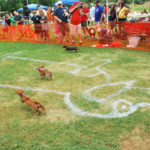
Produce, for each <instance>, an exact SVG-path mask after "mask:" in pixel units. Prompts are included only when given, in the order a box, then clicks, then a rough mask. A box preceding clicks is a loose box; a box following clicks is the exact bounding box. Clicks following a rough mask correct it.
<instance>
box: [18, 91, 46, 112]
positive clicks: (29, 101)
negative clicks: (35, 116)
mask: <svg viewBox="0 0 150 150" xmlns="http://www.w3.org/2000/svg"><path fill="white" fill-rule="evenodd" d="M16 94H17V95H19V96H20V99H21V102H22V103H25V104H26V105H28V106H31V107H33V108H34V109H35V111H36V112H38V113H39V114H40V113H41V111H40V108H41V109H42V110H43V111H44V112H45V108H44V106H42V105H41V104H40V103H39V102H37V101H34V100H32V99H31V98H29V97H28V96H26V95H25V94H24V91H23V90H21V89H19V90H17V91H16Z"/></svg>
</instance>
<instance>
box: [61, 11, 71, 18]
mask: <svg viewBox="0 0 150 150" xmlns="http://www.w3.org/2000/svg"><path fill="white" fill-rule="evenodd" d="M63 12H64V13H63V15H62V16H63V17H69V15H70V14H69V13H68V12H67V10H66V9H64V10H63Z"/></svg>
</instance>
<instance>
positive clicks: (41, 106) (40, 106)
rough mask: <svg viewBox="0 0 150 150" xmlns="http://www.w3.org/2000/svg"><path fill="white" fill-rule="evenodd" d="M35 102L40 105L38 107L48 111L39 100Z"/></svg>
mask: <svg viewBox="0 0 150 150" xmlns="http://www.w3.org/2000/svg"><path fill="white" fill-rule="evenodd" d="M35 103H36V104H37V105H38V108H42V109H43V111H44V112H46V111H45V107H44V106H43V105H41V104H40V103H39V102H35Z"/></svg>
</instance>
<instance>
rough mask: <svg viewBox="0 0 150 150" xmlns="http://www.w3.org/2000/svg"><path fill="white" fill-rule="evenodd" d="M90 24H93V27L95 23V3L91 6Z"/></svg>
mask: <svg viewBox="0 0 150 150" xmlns="http://www.w3.org/2000/svg"><path fill="white" fill-rule="evenodd" d="M89 17H90V22H91V25H93V22H94V20H95V7H94V6H93V3H91V4H90V15H89Z"/></svg>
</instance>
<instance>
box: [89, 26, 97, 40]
mask: <svg viewBox="0 0 150 150" xmlns="http://www.w3.org/2000/svg"><path fill="white" fill-rule="evenodd" d="M87 32H88V35H89V39H90V40H95V39H96V38H95V35H96V30H95V28H87Z"/></svg>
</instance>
